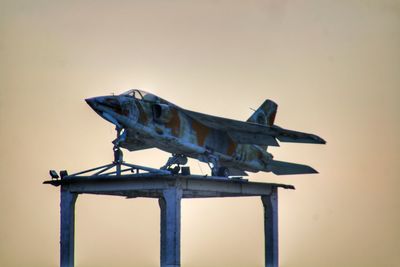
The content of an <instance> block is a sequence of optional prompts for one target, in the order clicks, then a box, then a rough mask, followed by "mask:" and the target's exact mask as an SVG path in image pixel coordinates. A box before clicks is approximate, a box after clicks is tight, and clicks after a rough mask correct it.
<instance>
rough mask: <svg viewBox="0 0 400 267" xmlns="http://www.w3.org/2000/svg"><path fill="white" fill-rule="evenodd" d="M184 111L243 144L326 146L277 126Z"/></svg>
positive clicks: (307, 134) (307, 136)
mask: <svg viewBox="0 0 400 267" xmlns="http://www.w3.org/2000/svg"><path fill="white" fill-rule="evenodd" d="M182 111H183V112H184V113H185V114H186V115H187V116H189V117H191V118H192V119H194V120H196V121H198V122H200V123H202V124H204V125H205V126H208V127H210V128H214V129H218V130H221V131H226V132H227V133H228V134H229V135H230V137H231V138H232V139H233V140H234V141H236V142H238V143H242V144H255V145H268V146H279V144H278V142H277V141H276V140H275V138H276V139H278V140H279V141H281V142H294V143H312V144H325V143H326V142H325V140H323V139H322V138H320V137H319V136H316V135H314V134H309V133H303V132H297V131H292V130H286V129H284V128H281V127H279V126H276V125H272V126H266V125H261V124H257V123H252V122H243V121H238V120H233V119H227V118H222V117H217V116H212V115H208V114H203V113H199V112H195V111H191V110H186V109H182Z"/></svg>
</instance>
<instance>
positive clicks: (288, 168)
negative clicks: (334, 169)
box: [269, 160, 318, 175]
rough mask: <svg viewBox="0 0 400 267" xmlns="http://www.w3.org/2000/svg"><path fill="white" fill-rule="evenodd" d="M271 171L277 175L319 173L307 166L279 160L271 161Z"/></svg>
mask: <svg viewBox="0 0 400 267" xmlns="http://www.w3.org/2000/svg"><path fill="white" fill-rule="evenodd" d="M269 169H270V170H271V172H272V173H274V174H276V175H291V174H306V173H318V172H317V171H316V170H315V169H313V168H311V167H310V166H307V165H303V164H297V163H291V162H284V161H278V160H271V161H270V162H269Z"/></svg>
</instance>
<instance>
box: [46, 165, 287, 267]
mask: <svg viewBox="0 0 400 267" xmlns="http://www.w3.org/2000/svg"><path fill="white" fill-rule="evenodd" d="M44 184H51V185H54V186H60V187H61V190H60V191H61V205H60V207H61V222H60V224H61V227H60V232H61V233H60V239H61V240H60V266H61V267H72V266H74V229H75V228H74V221H75V202H76V199H77V196H78V195H79V194H97V195H115V196H123V197H127V198H135V197H148V198H157V199H158V201H159V205H160V211H161V214H160V216H161V220H160V221H161V226H160V229H161V242H160V250H161V251H160V256H161V259H160V266H161V267H179V266H181V264H180V223H181V199H182V198H210V197H248V196H259V197H261V200H262V203H263V206H264V233H265V266H267V267H277V266H278V188H285V189H294V187H293V186H292V185H284V184H273V183H259V182H249V181H247V180H244V179H227V178H221V177H204V176H198V175H189V176H182V175H164V174H156V175H155V174H150V173H143V174H131V175H129V174H128V175H120V176H114V177H102V176H86V177H85V176H79V177H64V178H63V179H58V180H49V181H45V182H44Z"/></svg>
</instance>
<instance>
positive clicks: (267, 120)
mask: <svg viewBox="0 0 400 267" xmlns="http://www.w3.org/2000/svg"><path fill="white" fill-rule="evenodd" d="M277 110H278V105H277V104H276V103H275V102H274V101H272V100H269V99H267V100H265V101H264V103H262V105H261V106H260V107H259V108H258V109H257V110H256V111H255V112H254V113H253V115H251V117H250V118H249V119H248V120H247V121H248V122H253V123H258V124H262V125H267V126H272V125H273V124H274V121H275V116H276V112H277Z"/></svg>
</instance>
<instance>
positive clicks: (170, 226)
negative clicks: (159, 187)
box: [158, 187, 182, 267]
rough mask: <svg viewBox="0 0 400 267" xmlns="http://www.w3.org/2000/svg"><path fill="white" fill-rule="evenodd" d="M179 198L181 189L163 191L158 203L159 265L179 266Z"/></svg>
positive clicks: (166, 266)
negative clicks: (159, 212)
mask: <svg viewBox="0 0 400 267" xmlns="http://www.w3.org/2000/svg"><path fill="white" fill-rule="evenodd" d="M181 199H182V189H180V188H176V187H175V188H171V189H167V190H164V191H163V196H162V197H161V198H159V200H158V203H159V205H160V209H161V220H160V221H161V226H160V230H161V246H160V248H161V249H160V261H161V267H180V266H181Z"/></svg>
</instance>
